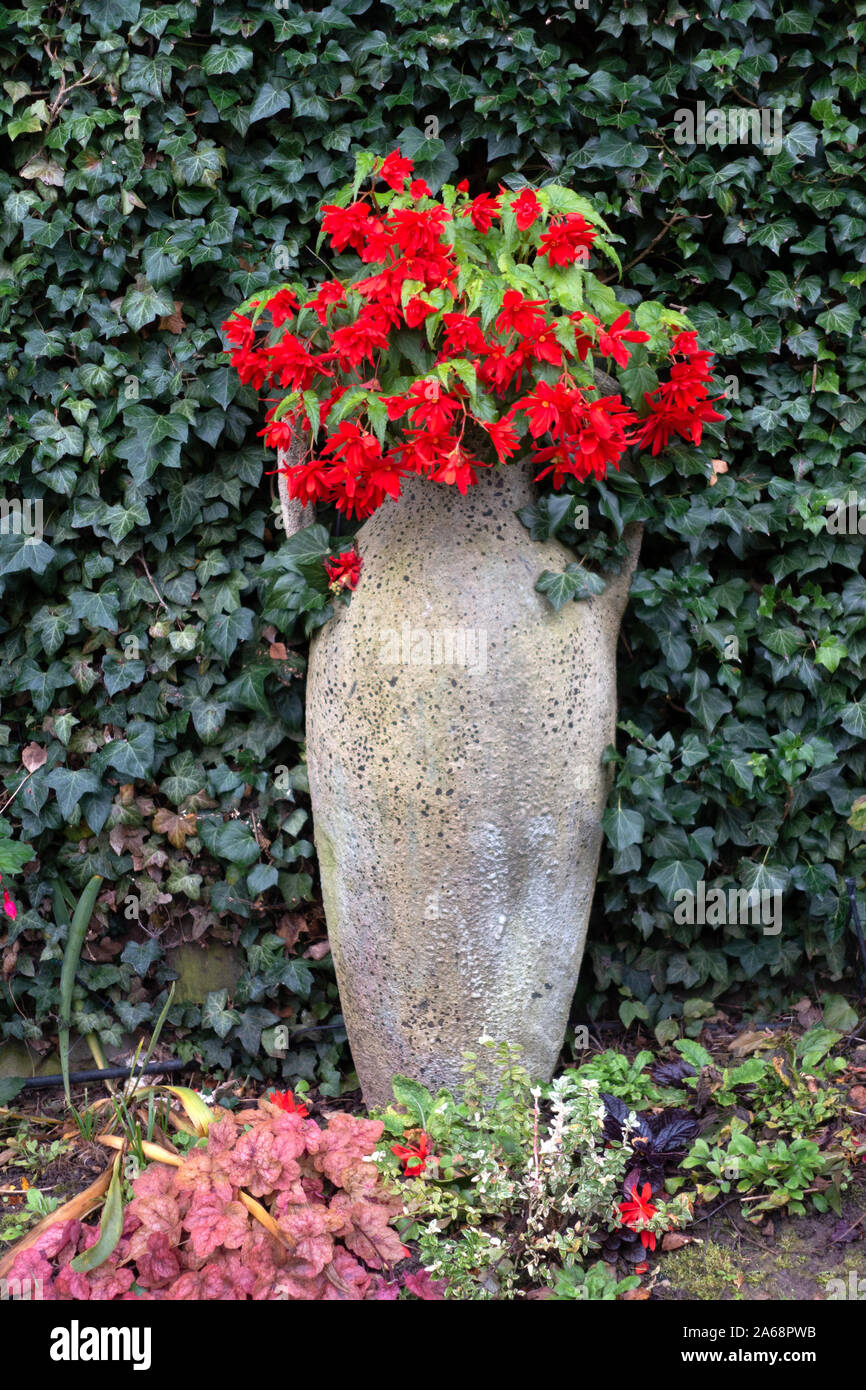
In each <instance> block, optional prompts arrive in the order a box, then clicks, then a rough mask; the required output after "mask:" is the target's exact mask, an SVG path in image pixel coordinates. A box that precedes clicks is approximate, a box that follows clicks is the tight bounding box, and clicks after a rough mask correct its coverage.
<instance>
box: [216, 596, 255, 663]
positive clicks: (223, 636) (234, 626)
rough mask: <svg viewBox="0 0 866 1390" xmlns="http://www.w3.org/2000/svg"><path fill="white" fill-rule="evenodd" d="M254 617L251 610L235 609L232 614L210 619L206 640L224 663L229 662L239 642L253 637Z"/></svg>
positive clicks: (220, 614)
mask: <svg viewBox="0 0 866 1390" xmlns="http://www.w3.org/2000/svg"><path fill="white" fill-rule="evenodd" d="M254 616H255V615H254V614H253V611H252V609H251V608H235V609H234V610H233V612H231V613H215V614H214V616H213V617H212V618H208V620H207V622H206V623H205V629H204V635H205V640H206V642H207V643H208V645H209V646H210V647H211V648H212V649H213V651H215V652H216V654H217V656H219V657H221V658H222V659H223V661H228V659H229V657H230V656H231V655H232V653H233V651H234V650H235V648H236V647H237V645H238V643H239V642H245V641H246V640H247V639H248V638H249V637H251V636H252V631H253V617H254Z"/></svg>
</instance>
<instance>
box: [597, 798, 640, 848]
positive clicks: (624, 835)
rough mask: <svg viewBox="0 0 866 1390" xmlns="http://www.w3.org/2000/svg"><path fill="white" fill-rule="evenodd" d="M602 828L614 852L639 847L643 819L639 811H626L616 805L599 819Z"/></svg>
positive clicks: (610, 807)
mask: <svg viewBox="0 0 866 1390" xmlns="http://www.w3.org/2000/svg"><path fill="white" fill-rule="evenodd" d="M601 824H602V828H603V830H604V833H605V835H606V836H607V838H608V840H609V841H610V843H611V844H612V845H613V848H614V849H615V850H623V849H627V848H628V847H629V845H639V844H640V843H641V841H642V840H643V836H644V818H643V816H642V815H641V814H640V812H639V811H630V810H626V809H625V808H624V807H622V806H620V805H619V804H617V805H616V806H609V807H608V809H607V810H606V811H605V813H604V815H603V816H602V818H601Z"/></svg>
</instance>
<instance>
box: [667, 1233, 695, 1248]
mask: <svg viewBox="0 0 866 1390" xmlns="http://www.w3.org/2000/svg"><path fill="white" fill-rule="evenodd" d="M691 1243H692V1238H691V1236H684V1235H682V1234H681V1233H680V1232H679V1231H668V1233H667V1235H666V1236H663V1237H662V1250H682V1248H683V1246H684V1245H691Z"/></svg>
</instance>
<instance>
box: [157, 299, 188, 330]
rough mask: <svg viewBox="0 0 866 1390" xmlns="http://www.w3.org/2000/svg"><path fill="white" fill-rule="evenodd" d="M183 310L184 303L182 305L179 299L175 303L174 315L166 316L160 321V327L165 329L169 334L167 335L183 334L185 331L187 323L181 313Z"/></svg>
mask: <svg viewBox="0 0 866 1390" xmlns="http://www.w3.org/2000/svg"><path fill="white" fill-rule="evenodd" d="M182 309H183V303H182V301H181V300H179V299H176V300H175V301H174V313H173V314H165V315H164V316H163V317H162V318H161V319H160V321H159V326H160V328H162V329H164V330H165V332H167V333H182V332H183V330H184V329H185V328H186V322H185V321H184V317H183V314H182V313H181V310H182Z"/></svg>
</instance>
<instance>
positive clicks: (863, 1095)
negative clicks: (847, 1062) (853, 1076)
mask: <svg viewBox="0 0 866 1390" xmlns="http://www.w3.org/2000/svg"><path fill="white" fill-rule="evenodd" d="M848 1095H849V1096H850V1097H851V1104H852V1105H856V1106H857V1108H858V1110H863V1109H866V1086H852V1087H851V1089H850V1091H849V1092H848Z"/></svg>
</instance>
